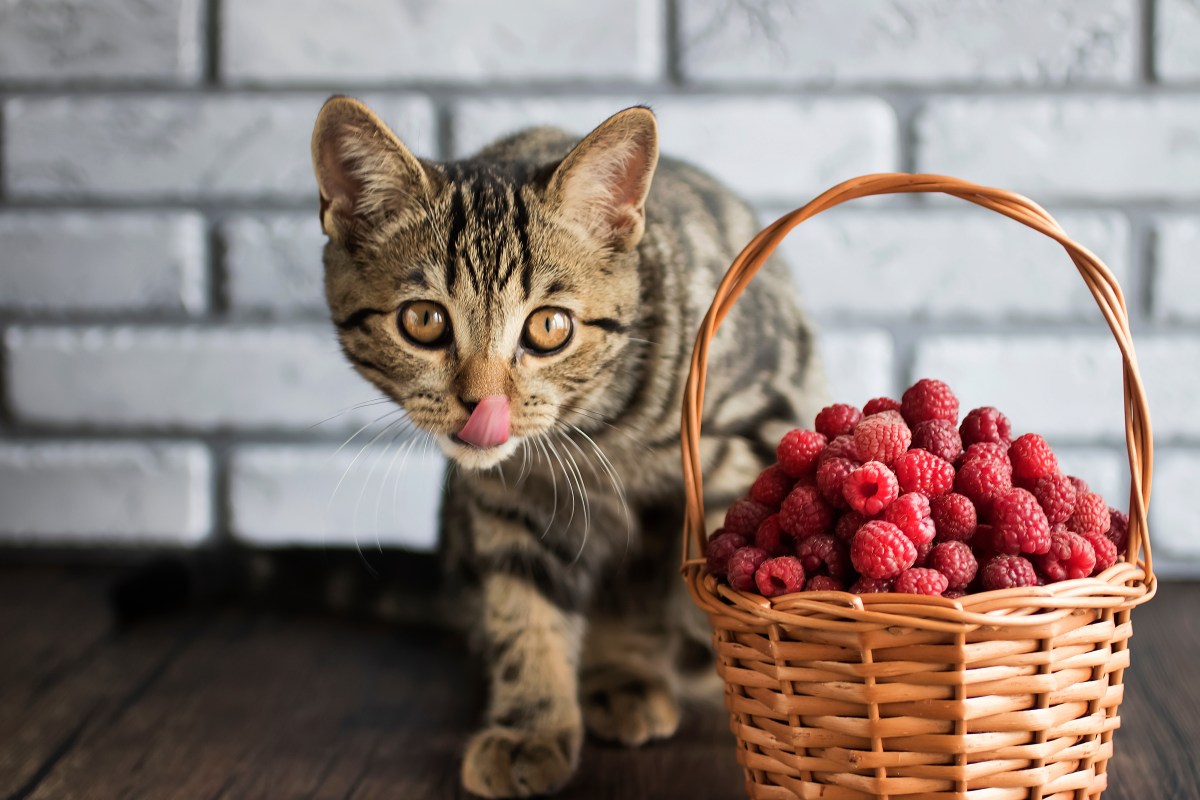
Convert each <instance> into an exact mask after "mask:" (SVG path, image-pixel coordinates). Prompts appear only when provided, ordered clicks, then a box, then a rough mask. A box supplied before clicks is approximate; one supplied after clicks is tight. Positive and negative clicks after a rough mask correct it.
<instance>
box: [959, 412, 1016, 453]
mask: <svg viewBox="0 0 1200 800" xmlns="http://www.w3.org/2000/svg"><path fill="white" fill-rule="evenodd" d="M958 432H959V433H960V434H961V435H962V443H963V447H970V446H971V445H973V444H975V443H976V442H1000V443H1002V444H1006V445H1007V444H1008V443H1009V442H1010V441H1012V425H1010V424H1009V422H1008V417H1006V416H1004V415H1003V414H1001V413H1000V412H999V411H998V410H997V409H995V408H992V407H991V406H982V407H981V408H973V409H971V410H970V411H969V412H967V416H965V417H963V421H962V425H960V426H959V428H958Z"/></svg>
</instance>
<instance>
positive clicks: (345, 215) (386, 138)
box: [312, 96, 430, 246]
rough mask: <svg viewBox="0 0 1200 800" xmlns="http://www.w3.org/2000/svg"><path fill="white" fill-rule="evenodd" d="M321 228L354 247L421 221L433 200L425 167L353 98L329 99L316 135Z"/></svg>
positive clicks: (313, 136)
mask: <svg viewBox="0 0 1200 800" xmlns="http://www.w3.org/2000/svg"><path fill="white" fill-rule="evenodd" d="M312 158H313V171H314V172H315V173H316V176H317V187H318V188H319V190H320V192H321V227H322V229H324V231H325V233H326V235H328V236H329V238H330V239H332V240H333V241H335V242H338V243H340V244H345V245H348V246H351V245H353V244H354V243H355V241H356V239H357V238H358V237H359V236H360V235H361V234H362V233H363V232H365V231H367V230H370V229H371V228H373V227H375V226H378V225H379V224H380V223H382V222H384V221H389V220H395V219H397V218H399V217H403V216H404V215H414V216H415V215H417V214H419V213H421V212H420V209H421V207H422V206H423V205H424V204H423V202H422V200H423V198H425V197H427V196H428V194H429V188H430V187H429V175H428V173H427V172H426V171H425V168H424V167H423V166H422V165H421V162H420V161H418V160H417V158H416V156H414V155H413V154H412V153H411V152H409V150H408V148H407V147H405V146H404V144H403V143H402V142H401V141H400V140H399V139H398V138H397V137H396V134H394V133H392V131H391V129H390V128H388V126H387V125H386V124H384V123H383V121H382V120H380V119H379V117H378V116H376V115H375V112H373V111H371V109H369V108H367V107H366V106H365V105H363V104H362V103H360V102H359V101H358V100H355V99H353V98H350V97H341V96H335V97H331V98H329V100H327V101H326V102H325V105H324V106H322V108H321V112H320V113H319V114H318V115H317V122H316V125H315V126H314V127H313V135H312Z"/></svg>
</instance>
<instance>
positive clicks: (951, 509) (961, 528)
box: [929, 493, 979, 542]
mask: <svg viewBox="0 0 1200 800" xmlns="http://www.w3.org/2000/svg"><path fill="white" fill-rule="evenodd" d="M929 516H930V518H932V519H933V526H934V528H935V529H936V530H937V534H936V536H935V538H936V539H937V541H939V542H969V541H971V537H972V536H974V535H975V526H976V525H977V524H978V523H979V519H978V515H977V514H976V513H975V504H974V503H972V502H971V500H970V498H968V497H967V496H966V495H961V494H953V493H951V494H944V495H942V496H941V497H935V498H933V499H932V500H930V501H929Z"/></svg>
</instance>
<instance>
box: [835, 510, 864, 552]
mask: <svg viewBox="0 0 1200 800" xmlns="http://www.w3.org/2000/svg"><path fill="white" fill-rule="evenodd" d="M867 521H868V520H867V515H866V514H862V513H860V512H858V511H847V512H846V513H845V514H843V515H842V517H841V519H839V520H838V521H837V525H836V526H834V529H833V535H834V536H836V537H837V538H838V539H840V540H841V541H843V542H846V543H847V544H849V543H850V542H851V541H852V540H853V539H854V534H856V533H858V529H859V528H861V527H862V526H863V525H866V524H867Z"/></svg>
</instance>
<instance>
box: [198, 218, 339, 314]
mask: <svg viewBox="0 0 1200 800" xmlns="http://www.w3.org/2000/svg"><path fill="white" fill-rule="evenodd" d="M221 236H222V240H223V243H224V246H225V267H226V282H225V291H226V293H227V297H228V302H229V306H230V308H232V309H235V310H239V311H260V312H262V311H265V312H269V313H273V314H288V313H301V312H306V313H313V314H321V315H326V314H327V313H328V312H327V310H326V306H325V290H324V284H323V271H322V266H321V250H322V248H323V247H324V245H325V234H324V233H322V232H321V224H320V222H319V221H318V220H317V217H316V215H315V214H274V215H263V216H255V217H239V218H235V219H232V220H230V221H228V222H227V223H225V224H224V225H222V226H221Z"/></svg>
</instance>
